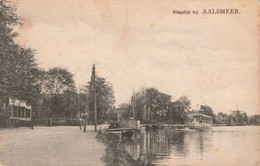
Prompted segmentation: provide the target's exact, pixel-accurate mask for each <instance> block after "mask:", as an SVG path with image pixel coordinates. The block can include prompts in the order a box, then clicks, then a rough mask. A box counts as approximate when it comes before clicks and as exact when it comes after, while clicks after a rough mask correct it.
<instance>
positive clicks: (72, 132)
mask: <svg viewBox="0 0 260 166" xmlns="http://www.w3.org/2000/svg"><path fill="white" fill-rule="evenodd" d="M95 136H96V133H95V132H94V127H93V126H88V127H87V132H86V133H84V132H82V131H80V130H79V127H78V126H55V127H41V126H36V127H35V129H34V130H31V129H30V128H28V127H21V128H14V129H0V165H50V166H52V165H97V166H103V165H104V163H103V162H102V160H101V157H102V155H104V153H105V148H106V147H105V145H104V144H103V143H101V142H98V141H97V140H96V139H95Z"/></svg>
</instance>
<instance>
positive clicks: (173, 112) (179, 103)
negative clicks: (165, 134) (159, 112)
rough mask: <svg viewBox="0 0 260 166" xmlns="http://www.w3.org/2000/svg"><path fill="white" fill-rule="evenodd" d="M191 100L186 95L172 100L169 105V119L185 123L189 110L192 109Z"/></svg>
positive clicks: (172, 121) (173, 121)
mask: <svg viewBox="0 0 260 166" xmlns="http://www.w3.org/2000/svg"><path fill="white" fill-rule="evenodd" d="M190 105H191V101H190V100H189V99H188V98H187V97H186V96H181V97H180V98H179V99H178V100H176V101H174V102H172V103H171V104H170V107H169V113H168V114H169V120H170V122H171V123H185V122H186V120H187V111H188V110H189V109H190Z"/></svg>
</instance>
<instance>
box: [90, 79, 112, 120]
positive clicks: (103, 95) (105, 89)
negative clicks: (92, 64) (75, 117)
mask: <svg viewBox="0 0 260 166" xmlns="http://www.w3.org/2000/svg"><path fill="white" fill-rule="evenodd" d="M95 82H96V102H97V115H98V121H100V122H101V121H104V120H106V115H107V111H108V110H109V109H110V108H111V107H112V106H113V105H114V104H115V96H114V89H113V86H112V84H111V83H109V82H108V81H106V79H105V78H102V77H99V76H96V81H95ZM85 86H86V87H87V88H86V89H87V90H88V91H89V92H88V94H89V110H90V115H89V118H90V119H91V120H94V91H93V88H90V86H93V85H91V82H88V83H87V84H86V85H85Z"/></svg>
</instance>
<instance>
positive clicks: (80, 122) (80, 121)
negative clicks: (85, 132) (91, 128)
mask: <svg viewBox="0 0 260 166" xmlns="http://www.w3.org/2000/svg"><path fill="white" fill-rule="evenodd" d="M82 124H83V119H82V117H80V118H79V128H80V130H81V129H82Z"/></svg>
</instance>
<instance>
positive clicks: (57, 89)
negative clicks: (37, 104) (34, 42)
mask: <svg viewBox="0 0 260 166" xmlns="http://www.w3.org/2000/svg"><path fill="white" fill-rule="evenodd" d="M42 91H43V92H44V94H45V96H46V97H45V104H46V105H48V104H49V107H50V112H49V114H48V115H49V116H55V115H59V114H61V113H62V111H63V108H64V107H62V105H65V104H64V100H65V99H68V97H66V95H67V96H68V95H69V97H72V94H75V93H76V88H75V83H74V80H73V74H71V73H70V72H69V71H68V70H67V69H64V68H58V67H55V68H51V69H49V70H48V71H47V72H46V74H45V78H44V83H43V89H42ZM65 102H67V101H66V100H65Z"/></svg>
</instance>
